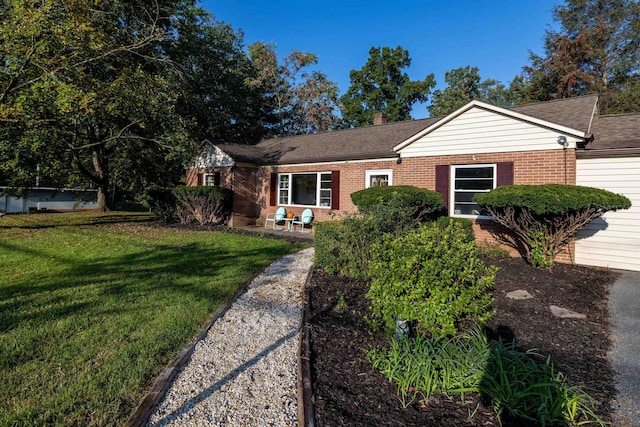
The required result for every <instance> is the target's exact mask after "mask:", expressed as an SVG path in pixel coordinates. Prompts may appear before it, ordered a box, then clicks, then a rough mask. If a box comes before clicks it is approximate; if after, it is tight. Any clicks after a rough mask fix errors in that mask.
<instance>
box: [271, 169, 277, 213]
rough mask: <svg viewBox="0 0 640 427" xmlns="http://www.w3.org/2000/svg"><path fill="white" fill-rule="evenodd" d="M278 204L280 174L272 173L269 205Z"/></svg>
mask: <svg viewBox="0 0 640 427" xmlns="http://www.w3.org/2000/svg"><path fill="white" fill-rule="evenodd" d="M277 204H278V174H277V173H275V172H274V173H272V174H271V183H270V185H269V206H276V205H277Z"/></svg>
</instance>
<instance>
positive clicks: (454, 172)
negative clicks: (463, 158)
mask: <svg viewBox="0 0 640 427" xmlns="http://www.w3.org/2000/svg"><path fill="white" fill-rule="evenodd" d="M451 183H452V184H453V185H452V186H451V187H452V191H451V205H452V206H453V215H455V216H467V215H468V216H478V215H483V212H482V211H481V210H480V206H478V205H477V204H475V203H473V201H472V199H473V196H474V195H476V194H477V193H487V192H489V191H491V190H493V189H494V188H496V165H465V166H451Z"/></svg>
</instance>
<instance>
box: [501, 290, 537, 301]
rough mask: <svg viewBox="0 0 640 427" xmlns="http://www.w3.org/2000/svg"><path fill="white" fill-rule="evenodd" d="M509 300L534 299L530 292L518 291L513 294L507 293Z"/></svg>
mask: <svg viewBox="0 0 640 427" xmlns="http://www.w3.org/2000/svg"><path fill="white" fill-rule="evenodd" d="M507 298H510V299H531V298H533V295H531V294H530V293H529V292H527V291H525V290H524V289H518V290H517V291H511V292H509V293H507Z"/></svg>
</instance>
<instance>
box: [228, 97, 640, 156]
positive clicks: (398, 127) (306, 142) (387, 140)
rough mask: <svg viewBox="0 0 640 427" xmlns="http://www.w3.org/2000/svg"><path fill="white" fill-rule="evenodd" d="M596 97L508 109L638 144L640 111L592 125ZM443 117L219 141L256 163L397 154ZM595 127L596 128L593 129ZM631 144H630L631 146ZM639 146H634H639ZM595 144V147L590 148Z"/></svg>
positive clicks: (610, 142)
mask: <svg viewBox="0 0 640 427" xmlns="http://www.w3.org/2000/svg"><path fill="white" fill-rule="evenodd" d="M597 100H598V98H597V96H596V95H587V96H581V97H575V98H565V99H558V100H554V101H547V102H538V103H535V104H525V105H517V106H513V107H510V108H508V109H510V110H512V111H514V112H517V113H520V114H525V115H529V116H532V117H535V118H538V119H541V120H545V121H547V122H550V123H554V124H558V125H562V126H566V127H570V128H573V129H576V130H581V131H584V132H585V134H587V133H588V132H591V133H593V134H594V135H595V140H594V142H593V144H594V145H595V144H599V145H598V146H597V147H595V146H594V147H593V148H621V147H627V146H631V147H638V146H639V145H638V144H640V142H639V141H638V139H639V138H640V135H639V134H640V115H622V116H600V117H596V118H594V120H593V123H592V115H593V113H594V110H595V107H596V104H597ZM440 119H441V117H435V118H428V119H420V120H410V121H404V122H395V123H387V124H383V125H375V126H366V127H361V128H354V129H345V130H338V131H330V132H324V133H320V134H314V135H299V136H292V137H286V138H273V139H268V140H265V141H262V142H260V143H259V144H258V145H255V146H250V145H241V144H216V146H218V147H219V148H220V149H222V150H223V151H224V152H225V153H227V154H229V155H230V156H231V157H233V158H234V159H235V160H236V161H241V162H251V163H257V164H294V163H318V162H335V161H348V160H363V159H376V158H388V157H395V156H397V154H396V153H395V152H394V150H393V147H394V146H396V145H398V144H400V143H401V142H403V141H405V140H406V139H408V138H410V137H411V136H413V135H415V134H417V133H418V132H420V131H422V130H424V129H426V128H427V127H429V126H431V125H432V124H434V123H436V122H437V121H438V120H440ZM590 126H591V128H590ZM629 144H631V145H629ZM634 144H635V145H634ZM590 148H591V147H590Z"/></svg>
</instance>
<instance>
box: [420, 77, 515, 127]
mask: <svg viewBox="0 0 640 427" xmlns="http://www.w3.org/2000/svg"><path fill="white" fill-rule="evenodd" d="M444 80H445V82H447V83H448V85H449V86H448V87H447V88H445V89H443V90H440V89H437V90H435V91H434V92H433V95H432V97H431V105H429V106H428V107H427V110H429V114H430V115H431V117H439V116H446V115H447V114H450V113H452V112H454V111H456V110H457V109H458V108H460V107H462V106H463V105H465V104H467V103H468V102H469V101H472V100H474V99H475V100H479V101H485V102H488V103H490V104H493V105H499V106H507V105H511V104H512V102H513V101H512V99H511V95H510V92H509V90H507V89H506V88H505V87H504V85H503V84H501V83H500V82H499V81H497V80H493V79H488V80H484V81H481V78H480V74H479V72H478V68H477V67H470V66H466V67H460V68H455V69H452V70H449V71H447V72H446V73H445V78H444Z"/></svg>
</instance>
